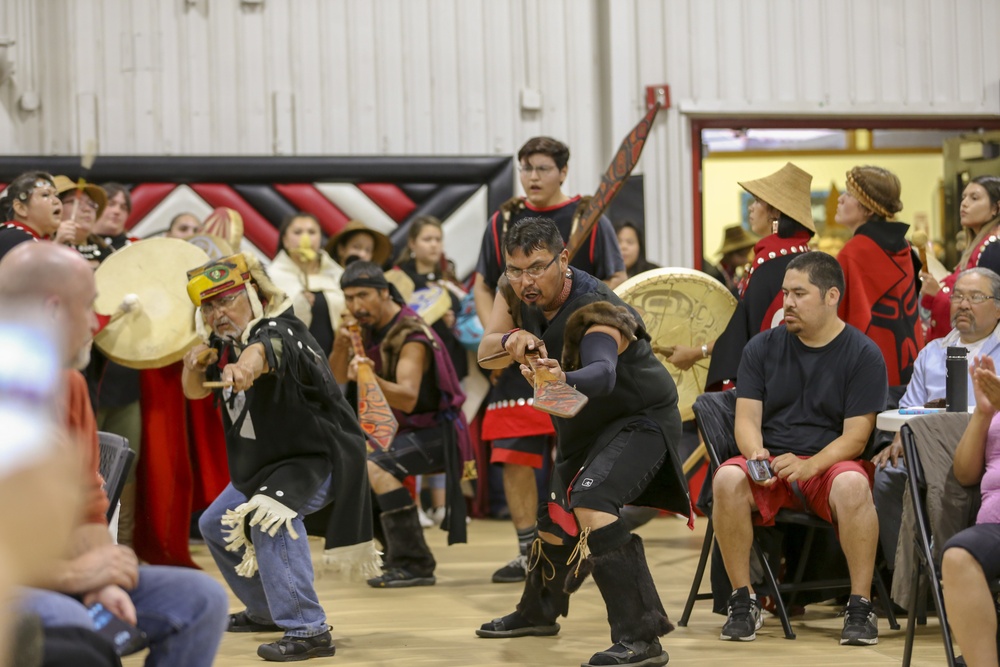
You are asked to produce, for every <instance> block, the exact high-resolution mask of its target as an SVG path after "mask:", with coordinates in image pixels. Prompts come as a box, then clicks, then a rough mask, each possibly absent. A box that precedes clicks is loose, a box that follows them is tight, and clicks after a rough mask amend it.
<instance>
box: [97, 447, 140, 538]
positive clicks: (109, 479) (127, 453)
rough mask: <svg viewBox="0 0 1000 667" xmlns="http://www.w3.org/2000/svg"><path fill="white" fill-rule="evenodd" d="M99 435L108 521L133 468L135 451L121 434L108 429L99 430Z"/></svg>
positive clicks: (101, 469) (113, 512)
mask: <svg viewBox="0 0 1000 667" xmlns="http://www.w3.org/2000/svg"><path fill="white" fill-rule="evenodd" d="M97 435H98V438H99V440H100V446H101V464H100V471H101V477H103V478H104V493H105V494H107V496H108V521H111V517H113V516H114V514H115V508H116V507H117V506H118V500H119V498H121V495H122V489H124V488H125V480H127V479H128V473H129V470H131V469H132V462H133V461H134V460H135V452H133V451H132V450H131V449H130V448H129V446H128V440H126V439H125V438H123V437H122V436H120V435H117V434H115V433H108V432H106V431H99V432H98V434H97Z"/></svg>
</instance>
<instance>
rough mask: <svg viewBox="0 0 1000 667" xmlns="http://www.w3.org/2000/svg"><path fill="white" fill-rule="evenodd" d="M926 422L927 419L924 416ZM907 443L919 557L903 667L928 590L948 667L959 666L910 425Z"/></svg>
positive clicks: (905, 436) (903, 436) (924, 483)
mask: <svg viewBox="0 0 1000 667" xmlns="http://www.w3.org/2000/svg"><path fill="white" fill-rule="evenodd" d="M922 419H927V418H926V417H923V418H922ZM899 435H900V438H901V439H902V441H903V454H904V456H905V457H906V468H907V471H908V473H909V475H908V479H907V484H908V485H909V489H910V501H911V503H912V505H913V513H914V521H915V523H916V534H915V539H914V550H915V554H916V557H917V567H916V568H915V569H914V570H913V579H912V582H911V589H912V590H913V591H914V595H913V599H912V600H911V602H910V610H909V614H908V615H907V619H906V644H905V647H904V648H903V667H909V665H910V658H911V657H912V654H913V640H914V636H915V633H916V626H917V608H918V607H919V606H920V605H921V602H922V601H923V600H924V599H925V596H926V593H927V588H928V587H929V588H930V592H931V595H932V596H933V598H934V606H935V607H936V608H937V613H938V619H939V621H940V625H941V638H942V639H943V640H944V654H945V660H946V662H947V665H948V667H955V650H954V648H953V647H952V643H951V628H949V627H948V617H947V614H946V613H945V608H944V592H943V591H942V590H941V570H940V567H939V564H938V563H937V561H936V559H935V557H934V541H933V540H934V538H933V534H932V532H931V519H930V513H929V512H928V511H927V490H928V484H927V476H926V474H925V473H924V467H923V464H922V463H921V461H920V450H919V449H918V448H917V439H916V437H915V436H914V433H913V429H912V428H911V426H910V425H909V424H904V425H903V428H902V429H901V430H900V432H899Z"/></svg>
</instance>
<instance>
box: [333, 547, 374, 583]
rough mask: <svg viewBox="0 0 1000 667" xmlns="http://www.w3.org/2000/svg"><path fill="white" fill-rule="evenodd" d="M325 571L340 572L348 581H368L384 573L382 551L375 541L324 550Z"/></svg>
mask: <svg viewBox="0 0 1000 667" xmlns="http://www.w3.org/2000/svg"><path fill="white" fill-rule="evenodd" d="M323 565H324V568H323V570H324V572H330V573H339V575H340V577H341V578H342V579H345V580H347V581H367V580H368V579H372V578H374V577H377V576H379V575H380V574H382V552H381V551H379V550H378V549H376V548H375V542H374V541H373V540H369V541H368V542H360V543H358V544H351V545H349V546H346V547H336V548H334V549H327V550H325V551H324V552H323Z"/></svg>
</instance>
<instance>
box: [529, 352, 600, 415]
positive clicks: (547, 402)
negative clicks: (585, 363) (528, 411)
mask: <svg viewBox="0 0 1000 667" xmlns="http://www.w3.org/2000/svg"><path fill="white" fill-rule="evenodd" d="M525 357H526V359H527V361H528V363H529V364H531V368H532V370H533V371H535V399H534V401H533V406H534V408H535V409H536V410H541V411H542V412H547V413H549V414H550V415H553V416H555V417H562V418H564V419H569V418H570V417H575V416H576V414H577V413H578V412H580V410H582V409H583V406H585V405H586V404H587V400H588V399H587V397H586V396H584V395H583V394H581V393H580V392H578V391H577V390H576V389H573V387H571V386H569V385H568V384H566V383H565V382H563V381H562V380H560V379H559V378H557V377H556V376H555V374H554V373H553V372H552V370H551V369H550V368H549V367H548V366H543V365H542V364H540V363H538V352H529V353H528V354H527V355H525Z"/></svg>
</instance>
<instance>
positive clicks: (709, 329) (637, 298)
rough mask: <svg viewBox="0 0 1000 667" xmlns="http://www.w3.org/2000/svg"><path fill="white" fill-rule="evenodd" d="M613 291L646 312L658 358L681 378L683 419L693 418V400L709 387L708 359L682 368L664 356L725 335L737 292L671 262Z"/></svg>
mask: <svg viewBox="0 0 1000 667" xmlns="http://www.w3.org/2000/svg"><path fill="white" fill-rule="evenodd" d="M615 294H617V295H618V296H619V297H621V298H622V300H623V301H625V302H626V303H627V304H629V305H630V306H632V307H633V308H635V309H636V310H637V311H638V312H639V315H641V316H642V320H643V322H644V323H645V325H646V330H647V331H648V332H649V335H650V336H651V337H652V339H653V341H652V345H653V352H654V353H655V354H656V358H657V359H659V360H660V362H661V363H663V366H664V367H665V368H666V369H667V371H668V372H669V373H670V375H671V376H672V377H673V378H674V382H675V383H676V384H677V396H678V408H679V409H680V413H681V419H683V420H685V421H687V420H689V419H693V418H694V412H693V411H692V409H691V406H692V405H694V399H696V398H697V397H698V396H699V395H700V394H701V393H702V392H704V391H705V378H706V377H707V376H708V363H709V360H708V359H702V360H700V361H698V362H697V363H695V365H694V366H692V367H691V368H690V369H689V370H686V371H682V370H680V369H679V368H677V367H676V366H674V365H672V364H668V363H667V361H666V359H667V357H668V356H670V348H672V347H673V346H675V345H687V346H690V347H701V346H702V345H705V344H707V343H711V342H712V341H713V340H715V339H716V338H718V337H719V336H720V335H722V332H723V331H724V330H725V328H726V325H727V324H729V318H730V317H732V315H733V311H734V310H736V298H735V297H733V295H732V294H731V293H730V292H729V290H728V289H726V288H725V286H723V285H722V284H721V283H720V282H718V281H717V280H715V279H714V278H711V277H709V276H707V275H705V274H704V273H702V272H701V271H694V270H693V269H683V268H671V267H668V268H663V269H654V270H652V271H646V272H645V273H640V274H639V275H637V276H634V277H632V278H630V279H628V280H626V281H625V282H624V283H622V284H621V285H619V286H618V287H617V288H616V289H615Z"/></svg>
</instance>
